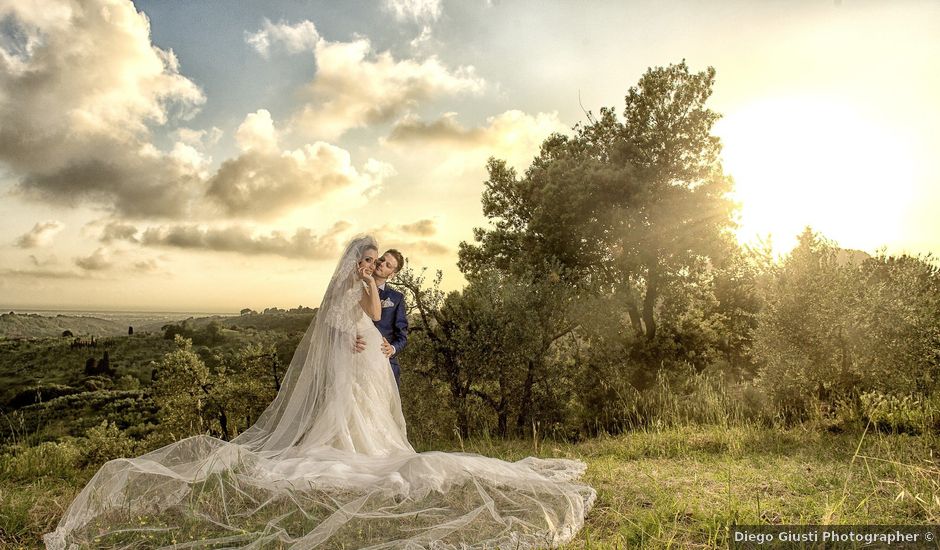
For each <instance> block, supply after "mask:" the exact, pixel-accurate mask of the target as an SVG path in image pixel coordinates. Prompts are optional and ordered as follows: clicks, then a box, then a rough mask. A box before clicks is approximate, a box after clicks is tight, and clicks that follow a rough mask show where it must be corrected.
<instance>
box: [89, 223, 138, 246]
mask: <svg viewBox="0 0 940 550" xmlns="http://www.w3.org/2000/svg"><path fill="white" fill-rule="evenodd" d="M98 240H99V241H101V242H103V243H106V244H107V243H111V242H113V241H129V242H133V243H136V242H140V241H139V239H138V238H137V228H136V227H134V226H133V225H131V224H128V223H123V222H120V221H112V222H109V223H108V225H106V226H105V227H104V229H103V230H102V231H101V235H100V236H99V237H98Z"/></svg>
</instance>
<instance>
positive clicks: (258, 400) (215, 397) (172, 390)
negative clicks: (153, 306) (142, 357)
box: [153, 335, 283, 440]
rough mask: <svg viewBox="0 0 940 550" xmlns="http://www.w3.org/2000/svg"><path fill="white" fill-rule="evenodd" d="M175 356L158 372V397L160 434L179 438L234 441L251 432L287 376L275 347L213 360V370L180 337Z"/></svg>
mask: <svg viewBox="0 0 940 550" xmlns="http://www.w3.org/2000/svg"><path fill="white" fill-rule="evenodd" d="M175 342H176V345H177V349H176V351H173V352H170V353H168V354H166V355H165V356H164V357H163V359H162V360H161V361H160V363H159V365H158V366H157V367H156V368H155V375H154V384H153V397H154V401H155V402H156V404H157V405H158V407H159V408H160V413H159V414H160V429H161V430H163V431H164V432H166V433H169V434H172V435H173V436H174V437H176V438H180V437H185V436H189V435H196V434H202V433H209V434H212V435H215V436H217V437H221V438H223V439H226V440H227V439H229V438H231V437H232V436H234V435H235V434H237V433H238V432H240V431H241V430H243V429H245V428H247V427H248V426H250V425H251V424H252V423H253V422H254V420H255V419H256V418H257V417H258V415H259V414H260V413H261V412H262V411H263V410H264V408H265V407H267V405H268V404H269V403H270V402H271V400H272V399H273V398H274V395H275V394H276V391H277V387H278V381H279V380H280V377H281V376H283V371H282V369H281V366H280V362H279V359H278V357H277V354H276V352H275V350H274V348H273V347H264V346H261V345H251V346H248V347H246V348H244V349H242V350H239V351H238V352H236V353H235V354H234V356H232V357H225V356H219V355H217V356H214V357H213V363H214V366H213V368H212V369H210V368H209V367H208V366H207V365H206V363H205V362H204V361H203V359H202V358H200V356H199V355H198V354H196V353H195V352H194V351H193V349H192V342H191V341H190V340H188V339H185V338H183V337H182V336H180V335H177V336H176V338H175Z"/></svg>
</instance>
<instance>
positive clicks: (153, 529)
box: [44, 237, 595, 549]
mask: <svg viewBox="0 0 940 550" xmlns="http://www.w3.org/2000/svg"><path fill="white" fill-rule="evenodd" d="M374 246H375V241H374V240H373V239H372V238H371V237H362V238H358V239H355V240H353V242H352V243H350V245H349V246H348V247H347V249H346V251H345V253H344V254H343V257H342V259H341V260H340V263H339V265H338V267H337V269H336V272H335V273H334V275H333V278H332V280H331V282H330V285H329V287H328V289H327V292H326V295H325V296H324V299H323V302H322V304H321V306H320V309H319V311H318V314H317V316H316V319H314V321H313V322H311V324H310V327H309V328H308V329H307V331H306V333H305V334H304V337H303V339H302V340H301V342H300V344H299V345H298V347H297V350H296V351H295V353H294V357H293V359H292V360H291V364H290V366H289V367H288V370H287V372H286V373H285V379H284V382H283V384H282V386H281V389H280V391H279V393H278V395H277V397H276V398H275V400H274V401H273V402H272V403H271V405H270V406H269V407H268V408H267V409H266V410H265V411H264V413H263V414H262V415H261V417H260V418H259V419H258V421H257V422H256V423H255V424H254V425H253V426H252V427H251V428H249V429H248V430H246V431H245V432H244V433H242V434H241V435H239V436H238V437H236V438H235V439H233V440H232V441H230V442H228V441H222V440H220V439H216V438H213V437H209V436H196V437H190V438H187V439H184V440H182V441H178V442H175V443H172V444H170V445H167V446H165V447H163V448H161V449H157V450H156V451H153V452H150V453H147V454H145V455H143V456H140V457H137V458H127V459H123V458H122V459H117V460H112V461H110V462H108V463H106V464H105V465H104V466H102V467H101V469H100V470H99V471H98V472H97V473H96V474H95V476H94V477H93V478H92V479H91V481H89V482H88V485H87V486H85V488H84V489H83V490H82V491H81V492H80V493H79V494H78V496H77V497H76V498H75V500H74V501H73V502H72V504H71V506H70V507H69V509H68V510H67V512H66V513H65V515H64V516H63V517H62V519H61V520H60V522H59V525H58V527H57V528H56V530H55V531H54V532H52V533H49V534H46V535H45V536H44V540H45V543H46V546H47V547H48V548H53V549H62V548H70V549H71V548H259V549H260V548H294V549H307V548H371V549H391V548H407V549H420V548H427V549H470V548H480V549H483V548H507V549H508V548H513V549H517V548H544V547H553V546H557V545H559V544H562V543H565V542H567V541H569V540H570V539H571V538H573V537H574V535H575V534H576V533H577V532H578V530H579V529H580V528H581V527H582V525H583V522H584V516H585V514H586V513H587V512H588V510H589V509H590V507H591V506H592V504H593V502H594V498H595V492H594V490H593V489H592V488H590V487H588V486H587V485H584V484H582V483H578V482H577V481H576V479H577V478H578V477H579V476H580V475H581V474H583V473H584V470H585V465H584V463H582V462H580V461H575V460H566V459H539V458H534V457H529V458H526V459H523V460H520V461H518V462H505V461H502V460H498V459H493V458H488V457H484V456H480V455H475V454H468V453H443V452H436V451H431V452H424V453H416V452H415V451H414V449H413V448H412V446H411V445H410V444H409V443H408V438H407V435H406V427H405V420H404V417H403V416H402V412H401V401H400V398H399V394H398V390H397V388H396V385H395V379H394V375H393V374H392V371H391V368H390V367H389V363H388V360H387V359H386V358H385V356H384V355H383V354H382V353H381V351H380V347H379V343H380V341H381V336H380V334H379V332H378V331H377V330H376V328H375V326H374V325H373V324H372V322H371V320H370V319H369V318H368V317H367V316H366V315H365V314H364V313H363V311H362V309H361V307H360V306H359V299H360V298H361V297H362V293H363V291H364V287H363V285H362V283H361V281H359V280H358V278H357V277H356V270H355V268H356V264H357V262H358V260H359V258H360V257H361V256H362V254H363V253H364V251H365V250H366V249H367V248H369V247H374ZM357 333H358V334H360V335H362V336H363V337H364V338H365V339H366V350H365V351H363V352H362V353H358V354H357V353H353V351H352V350H353V341H354V339H355V335H356V334H357Z"/></svg>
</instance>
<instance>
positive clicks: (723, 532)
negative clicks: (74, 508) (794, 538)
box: [0, 426, 940, 548]
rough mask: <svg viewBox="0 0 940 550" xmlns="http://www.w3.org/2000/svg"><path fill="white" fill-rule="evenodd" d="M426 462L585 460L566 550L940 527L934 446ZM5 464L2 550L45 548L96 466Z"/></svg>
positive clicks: (656, 444)
mask: <svg viewBox="0 0 940 550" xmlns="http://www.w3.org/2000/svg"><path fill="white" fill-rule="evenodd" d="M418 449H419V450H431V449H446V450H461V449H462V450H465V451H469V452H478V453H481V454H485V455H488V456H495V457H499V458H503V459H506V460H516V459H519V458H522V457H525V456H528V455H538V456H544V457H548V456H557V457H571V458H579V459H582V460H584V461H586V462H587V463H588V471H587V474H586V476H585V478H584V481H586V482H587V483H589V484H590V485H591V486H593V487H594V488H595V489H597V492H598V499H597V502H596V505H595V507H594V509H593V510H592V511H591V513H590V515H589V516H588V518H587V522H586V525H585V528H584V529H583V530H582V531H581V533H580V534H579V535H578V537H577V539H576V540H575V541H574V542H573V543H572V544H570V545H569V546H568V548H632V547H637V546H643V547H650V548H690V547H691V548H724V547H726V540H727V532H728V531H727V530H728V528H729V526H731V525H733V524H735V523H738V524H758V523H788V524H793V523H835V524H838V523H845V524H853V523H854V524H858V523H895V524H924V523H935V522H937V521H938V519H940V469H938V465H937V463H936V461H935V454H936V449H937V440H936V439H935V438H934V437H933V436H908V435H888V434H877V433H865V434H864V436H862V435H861V434H854V435H852V434H829V433H824V432H823V433H820V432H817V431H815V430H810V429H804V427H795V428H791V429H785V430H778V429H770V428H766V427H755V426H730V427H718V426H698V427H696V426H687V427H678V428H670V429H665V430H662V431H656V432H636V433H629V434H622V435H618V436H604V437H598V438H594V439H590V440H587V441H584V442H580V443H577V444H570V443H563V442H554V441H532V440H529V441H522V440H508V441H502V440H493V439H486V438H484V439H476V440H471V441H467V442H464V444H463V445H460V444H454V443H449V444H447V443H445V444H440V443H436V444H435V443H429V442H423V443H422V442H420V441H419V443H418ZM47 451H48V452H47V453H46V455H45V456H42V455H41V454H40V453H26V454H23V455H20V456H15V457H14V456H11V455H9V454H7V455H4V456H3V457H2V458H0V477H2V481H0V537H2V540H3V544H4V548H37V547H40V537H41V534H42V533H43V532H46V531H49V530H51V529H53V528H54V526H55V524H56V521H57V520H58V517H59V515H60V514H61V513H62V511H63V509H64V507H65V506H67V505H68V503H69V502H70V500H71V498H72V497H73V496H74V494H75V493H76V492H77V491H78V490H80V489H81V487H82V485H83V484H84V483H85V482H86V481H87V480H88V479H89V478H90V476H91V475H92V474H93V473H94V471H95V469H96V465H90V466H88V467H87V468H75V467H74V466H73V465H71V464H70V458H69V457H68V456H62V455H61V453H60V452H56V450H55V449H52V448H50V449H47Z"/></svg>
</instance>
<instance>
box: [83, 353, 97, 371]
mask: <svg viewBox="0 0 940 550" xmlns="http://www.w3.org/2000/svg"><path fill="white" fill-rule="evenodd" d="M97 374H98V364H97V360H96V359H95V358H94V357H89V358H88V359H86V360H85V376H95V375H97Z"/></svg>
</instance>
